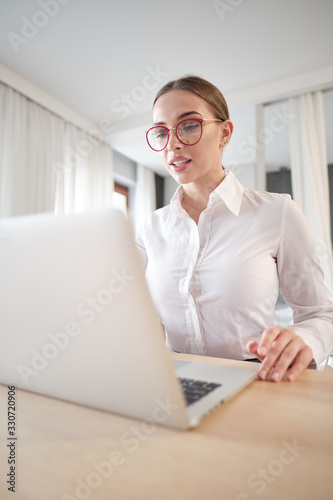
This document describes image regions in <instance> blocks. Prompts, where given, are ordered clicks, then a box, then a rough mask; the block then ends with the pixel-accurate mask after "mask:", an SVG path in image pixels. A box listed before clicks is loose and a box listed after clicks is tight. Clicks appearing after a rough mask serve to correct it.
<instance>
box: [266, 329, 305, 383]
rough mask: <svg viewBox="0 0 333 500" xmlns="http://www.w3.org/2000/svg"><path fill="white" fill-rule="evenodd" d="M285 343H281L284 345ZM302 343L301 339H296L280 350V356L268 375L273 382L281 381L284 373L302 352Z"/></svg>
mask: <svg viewBox="0 0 333 500" xmlns="http://www.w3.org/2000/svg"><path fill="white" fill-rule="evenodd" d="M282 345H283V344H281V346H282ZM301 348H302V344H301V341H300V340H299V339H297V338H296V339H294V340H292V341H291V342H289V343H288V344H286V345H285V347H284V348H283V349H282V350H281V351H280V356H279V358H278V359H277V361H276V362H275V363H273V365H272V368H271V373H270V374H269V376H268V379H269V380H272V381H273V382H280V380H281V379H282V378H283V376H284V374H285V373H286V371H287V370H288V368H289V367H290V365H291V364H292V363H293V361H294V360H295V359H296V358H297V356H298V355H299V353H300V352H301Z"/></svg>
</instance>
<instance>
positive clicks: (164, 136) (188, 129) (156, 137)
mask: <svg viewBox="0 0 333 500" xmlns="http://www.w3.org/2000/svg"><path fill="white" fill-rule="evenodd" d="M223 121H224V120H217V119H214V118H191V119H190V120H183V121H181V122H179V123H178V125H176V127H173V128H167V127H164V126H163V125H156V126H155V127H151V128H150V129H149V130H147V132H146V139H147V142H148V145H149V146H150V147H151V149H153V150H154V151H163V149H165V148H166V147H167V145H168V143H169V139H170V133H171V130H174V131H175V132H176V137H177V139H178V140H179V141H180V142H181V143H182V144H184V145H185V146H194V144H197V143H198V142H199V141H200V139H201V136H202V122H223Z"/></svg>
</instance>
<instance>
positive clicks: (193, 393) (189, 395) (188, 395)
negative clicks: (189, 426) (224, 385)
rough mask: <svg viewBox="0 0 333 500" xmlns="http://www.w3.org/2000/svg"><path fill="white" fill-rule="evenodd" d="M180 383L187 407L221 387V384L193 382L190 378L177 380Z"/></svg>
mask: <svg viewBox="0 0 333 500" xmlns="http://www.w3.org/2000/svg"><path fill="white" fill-rule="evenodd" d="M179 381H180V383H181V386H182V389H183V392H184V395H185V399H186V404H187V406H190V405H191V404H193V403H195V402H196V401H199V399H201V398H203V397H204V396H206V394H208V393H210V392H211V391H213V390H214V389H216V388H217V387H221V384H215V383H214V382H204V381H202V380H194V379H191V378H179Z"/></svg>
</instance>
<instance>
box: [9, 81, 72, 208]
mask: <svg viewBox="0 0 333 500" xmlns="http://www.w3.org/2000/svg"><path fill="white" fill-rule="evenodd" d="M62 142H63V120H62V119H61V118H59V117H57V116H55V115H54V114H52V113H50V112H48V111H47V110H45V109H44V108H42V107H41V106H39V105H38V104H36V103H34V102H32V101H31V100H29V99H27V98H26V97H24V96H22V95H21V94H19V93H18V92H16V91H15V90H13V89H11V88H10V87H7V86H6V85H3V84H2V83H0V216H1V217H6V216H13V215H21V214H29V213H35V212H44V211H46V212H48V211H53V210H54V205H55V172H54V170H53V169H52V161H53V160H54V158H56V157H57V156H59V155H60V154H61V151H62Z"/></svg>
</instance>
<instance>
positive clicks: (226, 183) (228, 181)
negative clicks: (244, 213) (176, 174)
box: [170, 170, 244, 217]
mask: <svg viewBox="0 0 333 500" xmlns="http://www.w3.org/2000/svg"><path fill="white" fill-rule="evenodd" d="M243 192H244V188H243V186H242V185H241V184H240V182H239V181H238V180H237V179H236V177H235V176H234V174H233V173H232V172H231V171H230V170H226V171H225V176H224V178H223V180H222V181H221V183H220V184H219V185H218V186H217V187H216V188H215V189H214V191H212V193H211V194H210V196H209V201H208V207H209V206H212V204H213V203H215V200H216V199H217V200H222V201H223V202H224V203H225V205H226V207H227V208H228V209H229V210H230V212H232V213H233V214H234V215H236V216H237V217H238V215H239V211H240V207H241V203H242V197H243ZM183 193H184V188H183V186H182V185H180V186H178V188H177V190H176V192H175V194H174V195H173V197H172V199H171V202H170V203H171V206H172V208H173V209H174V211H175V213H176V214H177V215H179V216H180V217H186V216H187V212H186V211H185V210H184V209H183V207H182V204H181V199H182V196H183Z"/></svg>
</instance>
